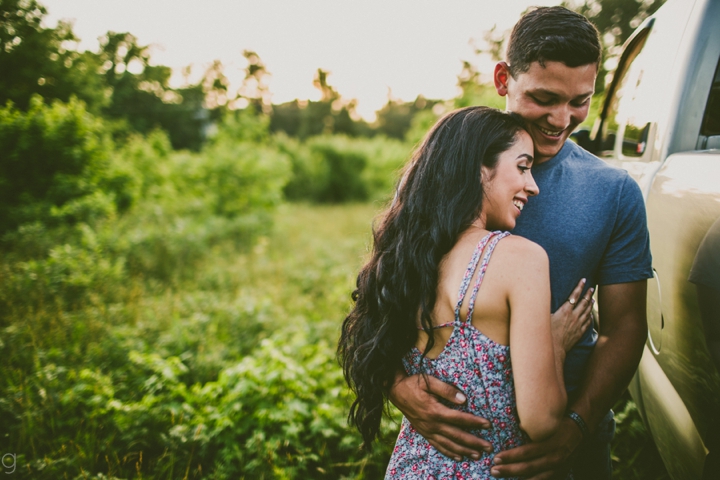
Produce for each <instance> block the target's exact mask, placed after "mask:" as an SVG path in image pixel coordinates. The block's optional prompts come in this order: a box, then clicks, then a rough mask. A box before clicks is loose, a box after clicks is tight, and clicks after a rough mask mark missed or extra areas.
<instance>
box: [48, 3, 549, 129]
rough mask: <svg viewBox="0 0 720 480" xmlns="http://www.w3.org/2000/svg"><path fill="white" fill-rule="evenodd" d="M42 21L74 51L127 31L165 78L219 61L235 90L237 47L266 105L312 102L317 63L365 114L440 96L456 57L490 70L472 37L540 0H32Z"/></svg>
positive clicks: (178, 79)
mask: <svg viewBox="0 0 720 480" xmlns="http://www.w3.org/2000/svg"><path fill="white" fill-rule="evenodd" d="M39 2H40V3H41V4H42V5H44V6H45V7H46V8H47V10H48V17H47V21H46V24H47V25H48V26H50V27H54V26H55V25H56V24H57V21H58V20H59V19H63V20H69V21H71V22H72V23H73V31H74V32H75V34H76V35H77V36H78V37H80V39H81V42H80V45H79V48H80V49H81V50H93V51H95V50H97V48H98V45H99V44H98V38H99V37H101V36H102V35H103V34H105V33H106V32H107V31H114V32H130V33H132V34H133V35H135V37H137V39H138V43H139V44H140V45H150V46H151V52H152V57H151V58H152V62H151V63H153V64H158V65H167V66H170V67H172V68H173V71H174V76H173V79H172V84H173V86H174V87H179V86H181V85H182V84H183V82H185V81H186V80H185V79H184V77H183V75H182V73H181V72H182V70H183V68H184V67H187V66H189V65H191V66H192V72H193V73H192V75H191V77H190V80H191V81H197V79H199V78H200V77H201V75H202V73H203V72H204V71H205V69H206V68H207V67H208V66H209V65H210V64H211V63H212V61H213V60H216V59H217V60H220V61H221V62H222V63H223V65H224V66H225V74H226V76H227V77H228V78H229V80H230V81H231V89H233V90H236V89H237V88H238V87H239V85H240V82H241V81H242V78H243V76H244V71H243V69H244V68H245V66H246V63H245V59H244V57H243V56H242V52H243V50H253V51H255V52H257V53H258V55H259V56H260V58H261V59H262V61H263V63H264V64H265V65H266V67H267V70H268V71H269V72H270V74H271V76H270V80H269V89H270V92H271V93H272V101H273V103H282V102H286V101H290V100H293V99H295V98H298V99H309V100H318V99H319V98H320V92H319V91H318V90H316V89H315V88H314V87H313V85H312V81H313V77H314V75H315V72H316V71H317V69H318V68H322V69H323V70H327V71H329V72H330V75H329V76H328V83H329V84H330V85H331V86H333V87H334V88H335V89H336V90H337V91H338V92H339V93H340V94H341V95H342V96H343V97H344V98H347V99H351V98H354V99H357V101H358V105H357V111H358V113H359V114H360V115H362V116H363V117H364V118H366V119H368V120H372V118H373V115H374V112H375V110H378V109H379V108H381V107H382V106H383V105H384V104H385V103H386V102H387V100H388V98H389V96H391V97H392V98H393V99H398V100H403V101H410V100H413V99H415V97H417V96H418V95H419V94H422V95H424V96H425V97H426V98H439V99H448V98H452V97H454V96H455V95H456V94H457V86H456V83H457V75H458V73H460V70H461V68H462V61H463V60H468V61H471V62H472V63H474V64H476V65H477V66H478V68H479V69H480V71H481V72H482V73H483V74H485V75H487V77H486V78H488V79H489V78H490V75H491V73H492V66H493V64H492V63H491V61H490V60H488V59H483V58H481V57H478V56H476V54H475V52H474V48H473V46H472V43H473V42H475V44H477V45H482V38H483V34H484V33H485V32H486V31H488V30H490V29H491V28H493V26H495V25H496V26H497V30H498V31H505V30H507V29H510V28H512V25H513V24H514V23H515V22H516V21H517V19H518V18H519V16H520V14H521V13H522V12H523V11H524V10H525V8H527V7H528V6H530V5H557V4H558V3H560V2H559V1H554V0H545V1H544V2H538V1H536V0H442V1H441V0H435V1H429V0H353V1H346V0H255V1H246V0H123V1H118V0H39Z"/></svg>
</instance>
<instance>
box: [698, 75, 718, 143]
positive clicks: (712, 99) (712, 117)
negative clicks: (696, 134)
mask: <svg viewBox="0 0 720 480" xmlns="http://www.w3.org/2000/svg"><path fill="white" fill-rule="evenodd" d="M700 135H704V136H706V137H713V136H719V135H720V61H718V66H717V69H716V70H715V78H714V79H713V84H712V87H711V88H710V95H709V96H708V101H707V105H706V106H705V115H704V116H703V122H702V127H701V128H700ZM708 140H710V139H708ZM712 140H714V141H711V142H709V143H711V144H717V145H715V146H714V148H720V138H719V139H712Z"/></svg>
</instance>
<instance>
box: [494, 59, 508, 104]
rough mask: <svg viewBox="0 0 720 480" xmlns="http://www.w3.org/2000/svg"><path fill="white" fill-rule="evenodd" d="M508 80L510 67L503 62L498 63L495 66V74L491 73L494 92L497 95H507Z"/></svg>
mask: <svg viewBox="0 0 720 480" xmlns="http://www.w3.org/2000/svg"><path fill="white" fill-rule="evenodd" d="M509 78H510V67H508V64H507V63H505V62H498V63H497V64H496V65H495V72H494V73H493V81H494V82H495V90H497V93H498V95H500V96H501V97H504V96H505V95H507V93H508V91H507V86H508V79H509Z"/></svg>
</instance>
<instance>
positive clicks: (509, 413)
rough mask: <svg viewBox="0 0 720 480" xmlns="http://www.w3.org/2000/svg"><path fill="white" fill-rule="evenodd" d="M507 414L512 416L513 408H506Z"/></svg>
mask: <svg viewBox="0 0 720 480" xmlns="http://www.w3.org/2000/svg"><path fill="white" fill-rule="evenodd" d="M505 413H507V414H508V415H512V408H510V407H505Z"/></svg>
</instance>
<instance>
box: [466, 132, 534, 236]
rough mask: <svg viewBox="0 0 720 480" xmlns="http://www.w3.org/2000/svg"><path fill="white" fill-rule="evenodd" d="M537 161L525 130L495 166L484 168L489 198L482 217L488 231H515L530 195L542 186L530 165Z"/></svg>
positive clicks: (501, 155)
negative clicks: (533, 174)
mask: <svg viewBox="0 0 720 480" xmlns="http://www.w3.org/2000/svg"><path fill="white" fill-rule="evenodd" d="M532 162H533V142H532V139H531V138H530V135H529V134H528V133H527V132H525V131H524V130H521V131H520V132H518V134H517V135H516V137H515V143H514V144H513V145H512V146H511V147H510V148H508V149H507V150H505V151H504V152H503V153H501V154H500V156H499V157H498V162H497V164H496V165H495V168H493V169H489V168H487V167H482V179H483V188H484V190H485V198H484V200H483V208H482V211H481V213H480V219H481V220H484V224H485V228H487V229H488V230H512V229H513V228H515V222H516V220H517V218H518V217H519V216H520V214H521V213H522V209H523V207H524V206H525V204H526V203H527V201H528V198H529V197H532V196H533V195H537V194H538V193H539V191H540V190H539V189H538V186H537V184H536V183H535V180H534V179H533V176H532V172H531V171H530V167H532Z"/></svg>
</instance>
